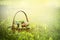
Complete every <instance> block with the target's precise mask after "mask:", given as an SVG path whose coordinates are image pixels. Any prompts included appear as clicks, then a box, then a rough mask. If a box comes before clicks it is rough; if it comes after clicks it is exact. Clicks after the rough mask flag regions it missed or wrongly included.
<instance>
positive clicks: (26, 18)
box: [12, 10, 29, 28]
mask: <svg viewBox="0 0 60 40" xmlns="http://www.w3.org/2000/svg"><path fill="white" fill-rule="evenodd" d="M19 12H22V13H23V14H24V15H25V17H26V21H27V22H29V20H28V17H27V14H26V13H25V12H24V11H22V10H20V11H18V12H16V14H15V15H14V17H13V23H12V27H13V28H14V22H15V16H16V15H17V13H19Z"/></svg>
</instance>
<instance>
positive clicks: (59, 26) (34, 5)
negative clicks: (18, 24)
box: [0, 0, 60, 40]
mask: <svg viewBox="0 0 60 40" xmlns="http://www.w3.org/2000/svg"><path fill="white" fill-rule="evenodd" d="M19 10H23V11H25V12H26V13H27V16H28V19H29V23H30V25H29V26H30V27H31V30H30V32H26V31H24V32H20V33H17V32H15V33H14V34H13V33H12V31H11V30H8V27H9V26H11V25H12V20H13V17H14V14H15V13H16V12H17V11H19ZM15 20H17V21H19V20H24V21H26V20H25V17H24V14H22V13H20V14H17V16H16V19H15ZM0 40H60V0H0Z"/></svg>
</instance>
